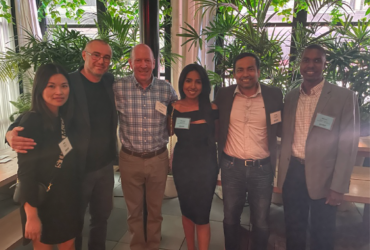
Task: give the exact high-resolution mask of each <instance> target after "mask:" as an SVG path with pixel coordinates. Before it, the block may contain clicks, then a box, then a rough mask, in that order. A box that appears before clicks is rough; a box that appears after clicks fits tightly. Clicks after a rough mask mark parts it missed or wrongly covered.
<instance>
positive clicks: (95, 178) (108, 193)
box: [75, 164, 114, 250]
mask: <svg viewBox="0 0 370 250" xmlns="http://www.w3.org/2000/svg"><path fill="white" fill-rule="evenodd" d="M113 186H114V176H113V164H109V165H107V166H105V167H103V168H101V169H99V170H96V171H93V172H90V173H87V174H86V176H85V179H84V182H83V187H82V195H83V198H82V199H83V200H82V204H83V209H82V211H83V214H82V215H81V216H83V217H84V215H85V211H86V208H87V205H89V212H90V232H89V242H88V249H89V250H104V249H105V239H106V236H107V224H108V218H109V216H110V213H111V211H112V208H113ZM75 245H76V250H81V249H82V235H80V237H77V238H76V244H75Z"/></svg>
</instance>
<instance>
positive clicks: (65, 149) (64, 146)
mask: <svg viewBox="0 0 370 250" xmlns="http://www.w3.org/2000/svg"><path fill="white" fill-rule="evenodd" d="M59 148H60V150H61V151H62V154H63V155H64V156H66V155H67V154H68V153H69V152H70V151H71V150H72V145H71V143H70V142H69V140H68V137H67V138H65V139H64V140H63V141H61V142H60V143H59Z"/></svg>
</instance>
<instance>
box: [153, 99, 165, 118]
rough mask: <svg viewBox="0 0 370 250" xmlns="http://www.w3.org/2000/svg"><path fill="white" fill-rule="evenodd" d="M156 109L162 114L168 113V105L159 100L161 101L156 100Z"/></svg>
mask: <svg viewBox="0 0 370 250" xmlns="http://www.w3.org/2000/svg"><path fill="white" fill-rule="evenodd" d="M155 110H157V111H158V112H159V113H161V114H162V115H166V113H167V106H166V105H164V104H163V103H161V102H159V101H156V102H155Z"/></svg>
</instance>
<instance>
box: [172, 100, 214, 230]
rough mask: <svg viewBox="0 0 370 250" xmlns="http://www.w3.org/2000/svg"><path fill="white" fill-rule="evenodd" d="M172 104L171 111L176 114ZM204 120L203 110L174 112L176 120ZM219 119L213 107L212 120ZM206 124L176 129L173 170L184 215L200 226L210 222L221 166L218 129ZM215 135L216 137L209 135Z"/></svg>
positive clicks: (174, 121)
mask: <svg viewBox="0 0 370 250" xmlns="http://www.w3.org/2000/svg"><path fill="white" fill-rule="evenodd" d="M172 109H173V107H172V105H168V109H167V113H168V115H169V116H170V115H171V113H172ZM179 117H180V118H181V117H183V118H190V119H191V121H197V120H202V119H204V117H202V115H201V113H200V111H199V110H196V111H191V112H183V113H182V112H179V111H177V110H176V109H175V110H174V112H173V123H174V124H175V123H176V119H177V118H179ZM216 119H218V110H212V120H216ZM209 130H210V127H209V125H208V124H206V123H202V124H190V127H189V129H178V128H176V127H175V128H174V132H175V134H176V136H177V143H176V145H175V149H174V155H173V161H172V172H173V178H174V181H175V185H176V189H177V193H178V198H179V202H180V208H181V212H182V214H183V215H184V216H185V217H186V218H188V219H190V220H191V221H193V222H194V223H195V224H197V225H204V224H208V223H209V214H210V211H211V205H212V199H213V194H214V191H215V188H216V183H217V175H218V165H217V156H216V145H215V143H214V138H213V136H214V131H209ZM210 136H212V138H209V137H210Z"/></svg>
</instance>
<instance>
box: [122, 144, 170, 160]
mask: <svg viewBox="0 0 370 250" xmlns="http://www.w3.org/2000/svg"><path fill="white" fill-rule="evenodd" d="M166 149H167V147H166V146H165V147H163V148H161V149H158V150H156V151H152V152H143V153H138V152H133V151H131V150H128V149H127V148H124V147H122V149H121V150H122V151H123V152H125V153H126V154H129V155H132V156H136V157H140V158H142V159H149V158H152V157H154V156H156V155H159V154H162V153H163V152H164V151H166Z"/></svg>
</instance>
